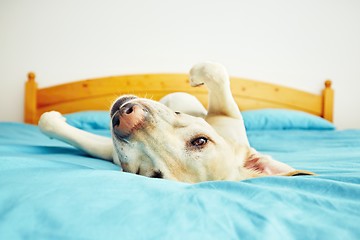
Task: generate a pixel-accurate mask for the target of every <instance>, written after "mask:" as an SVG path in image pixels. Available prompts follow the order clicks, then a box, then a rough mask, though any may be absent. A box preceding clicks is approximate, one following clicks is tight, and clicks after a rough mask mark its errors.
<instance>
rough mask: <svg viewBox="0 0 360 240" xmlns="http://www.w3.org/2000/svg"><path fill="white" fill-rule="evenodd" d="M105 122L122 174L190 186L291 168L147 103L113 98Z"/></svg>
mask: <svg viewBox="0 0 360 240" xmlns="http://www.w3.org/2000/svg"><path fill="white" fill-rule="evenodd" d="M111 120H112V123H111V132H112V138H113V144H114V149H115V151H114V162H115V163H117V164H118V165H121V166H122V168H123V170H124V171H126V172H131V173H135V174H139V175H143V176H148V177H154V178H164V179H170V180H176V181H182V182H191V183H194V182H201V181H211V180H241V179H246V178H250V177H258V176H265V175H289V172H292V171H294V170H295V169H293V168H292V167H290V166H288V165H286V164H284V163H281V162H277V161H275V160H273V159H272V158H271V157H269V156H264V155H261V154H259V153H257V152H256V151H255V150H254V149H251V148H250V147H248V146H243V145H241V144H238V143H236V141H233V139H231V140H229V139H228V138H227V136H224V135H220V134H219V133H218V132H217V131H216V130H215V129H214V128H213V127H212V126H211V125H209V124H208V123H207V122H206V121H205V120H204V119H203V118H201V117H193V116H190V115H187V114H184V113H180V112H174V111H173V110H171V109H170V108H168V107H166V106H165V105H163V104H161V103H159V102H156V101H152V100H150V99H144V98H138V97H136V96H132V95H126V96H122V97H120V98H118V99H117V100H116V101H115V102H114V104H113V106H112V108H111ZM224 124H226V123H224ZM295 173H296V174H299V172H295ZM300 173H304V174H307V172H300Z"/></svg>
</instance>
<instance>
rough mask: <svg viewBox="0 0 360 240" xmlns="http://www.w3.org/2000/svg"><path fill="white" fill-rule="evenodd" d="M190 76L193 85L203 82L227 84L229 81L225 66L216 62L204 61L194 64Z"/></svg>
mask: <svg viewBox="0 0 360 240" xmlns="http://www.w3.org/2000/svg"><path fill="white" fill-rule="evenodd" d="M189 78H190V85H191V86H192V87H196V86H199V85H203V84H207V85H213V84H217V85H218V84H227V83H228V82H229V76H228V73H227V71H226V69H225V67H224V66H223V65H221V64H219V63H214V62H203V63H198V64H196V65H194V66H193V67H192V68H191V70H190V77H189Z"/></svg>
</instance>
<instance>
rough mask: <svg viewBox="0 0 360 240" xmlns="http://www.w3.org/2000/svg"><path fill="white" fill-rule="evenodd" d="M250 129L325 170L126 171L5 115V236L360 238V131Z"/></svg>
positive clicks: (276, 149) (1, 206)
mask: <svg viewBox="0 0 360 240" xmlns="http://www.w3.org/2000/svg"><path fill="white" fill-rule="evenodd" d="M93 132H95V133H98V134H101V135H109V133H108V130H93ZM248 136H249V139H250V143H251V145H253V146H254V147H255V148H256V149H257V150H258V151H260V152H263V153H268V154H271V155H272V156H273V157H274V158H276V159H278V160H280V161H283V162H286V163H288V164H290V165H292V166H293V167H295V168H297V169H305V170H309V171H313V172H315V173H317V174H318V175H317V176H298V177H263V178H255V179H249V180H245V181H239V182H229V181H223V182H221V181H219V182H204V183H198V184H186V183H180V182H173V181H168V180H163V179H152V178H146V177H142V176H138V175H134V174H128V173H124V172H120V171H119V167H118V166H116V165H114V164H112V163H110V162H106V161H102V160H99V159H95V158H91V157H89V156H87V155H86V154H84V153H83V152H81V151H79V150H77V149H75V148H73V147H71V146H68V145H66V144H64V143H62V142H59V141H57V140H51V139H49V138H47V137H46V136H44V135H42V134H41V133H40V131H39V130H38V128H37V127H36V126H31V125H26V124H20V123H0V238H1V239H334V238H335V239H359V237H360V227H359V221H360V130H347V131H337V130H252V131H249V132H248Z"/></svg>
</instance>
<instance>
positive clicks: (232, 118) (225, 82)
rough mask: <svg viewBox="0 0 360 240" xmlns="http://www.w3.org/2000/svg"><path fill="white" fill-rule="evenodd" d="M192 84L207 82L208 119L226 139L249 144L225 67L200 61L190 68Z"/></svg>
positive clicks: (197, 84)
mask: <svg viewBox="0 0 360 240" xmlns="http://www.w3.org/2000/svg"><path fill="white" fill-rule="evenodd" d="M190 84H191V86H194V87H196V86H199V85H203V84H205V85H206V86H207V88H208V91H209V106H208V113H207V116H206V121H207V122H208V123H209V124H211V125H212V126H213V127H214V128H215V129H216V130H217V132H218V133H220V134H221V135H222V136H223V137H225V138H226V139H229V140H231V141H236V142H238V143H239V144H241V145H245V146H249V141H248V138H247V135H246V130H245V125H244V121H243V118H242V115H241V113H240V110H239V108H238V106H237V104H236V102H235V100H234V98H233V96H232V93H231V89H230V78H229V75H228V73H227V71H226V69H225V67H224V66H223V65H221V64H218V63H212V62H205V63H199V64H197V65H195V66H194V67H193V68H192V69H191V70H190Z"/></svg>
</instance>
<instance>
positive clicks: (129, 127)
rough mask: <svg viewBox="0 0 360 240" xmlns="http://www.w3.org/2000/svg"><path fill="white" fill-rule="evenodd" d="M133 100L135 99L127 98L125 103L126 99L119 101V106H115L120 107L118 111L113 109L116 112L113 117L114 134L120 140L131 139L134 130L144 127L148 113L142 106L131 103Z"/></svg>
mask: <svg viewBox="0 0 360 240" xmlns="http://www.w3.org/2000/svg"><path fill="white" fill-rule="evenodd" d="M125 98H126V97H125ZM132 99H135V98H131V99H128V98H127V99H125V101H124V99H119V100H118V101H119V104H118V103H115V104H114V106H115V105H117V106H119V108H118V110H116V109H114V107H113V109H112V111H114V113H113V115H112V127H113V131H114V133H115V134H116V136H118V137H119V138H127V137H129V136H130V135H131V133H132V132H133V131H134V130H136V129H139V128H141V127H142V126H143V125H144V122H145V117H146V115H147V113H148V111H147V109H146V108H145V107H143V106H142V105H141V104H139V103H136V102H131V101H130V100H132ZM129 101H130V102H129ZM121 103H122V104H121ZM120 104H121V105H120Z"/></svg>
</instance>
